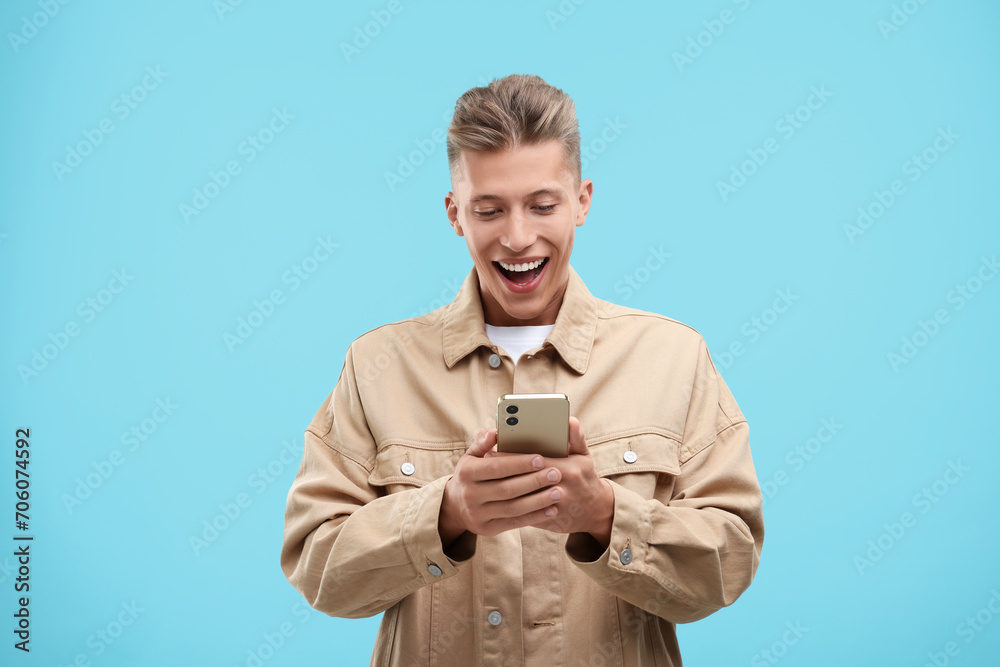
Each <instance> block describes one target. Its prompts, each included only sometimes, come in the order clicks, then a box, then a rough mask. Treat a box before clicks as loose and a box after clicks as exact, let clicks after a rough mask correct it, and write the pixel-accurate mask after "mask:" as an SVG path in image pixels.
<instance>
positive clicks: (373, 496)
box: [281, 346, 475, 618]
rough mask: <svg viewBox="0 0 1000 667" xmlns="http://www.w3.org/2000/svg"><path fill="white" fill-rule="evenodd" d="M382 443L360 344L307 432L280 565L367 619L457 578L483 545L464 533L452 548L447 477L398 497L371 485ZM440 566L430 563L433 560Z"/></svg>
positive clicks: (332, 610) (294, 580) (302, 584)
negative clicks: (361, 387) (443, 511)
mask: <svg viewBox="0 0 1000 667" xmlns="http://www.w3.org/2000/svg"><path fill="white" fill-rule="evenodd" d="M376 450H377V446H376V443H375V440H374V438H373V436H372V434H371V431H370V429H369V427H368V423H367V421H366V418H365V411H364V406H363V405H362V403H361V398H360V395H359V393H358V385H357V378H356V375H355V365H354V359H353V346H352V349H349V350H348V353H347V357H346V359H345V362H344V366H343V368H342V370H341V373H340V378H339V379H338V381H337V385H336V387H335V388H334V390H333V392H332V393H331V394H330V395H329V396H328V397H327V399H326V400H325V401H324V402H323V405H322V406H321V407H320V409H319V411H318V412H317V413H316V416H315V417H314V418H313V420H312V423H310V425H309V427H308V428H307V429H306V432H305V442H304V445H303V451H302V464H301V466H300V467H299V470H298V473H297V474H296V477H295V479H294V481H293V482H292V486H291V489H290V490H289V492H288V500H287V505H286V508H285V532H284V541H283V544H282V548H281V569H282V570H283V571H284V573H285V576H286V577H287V578H288V581H289V582H290V583H291V584H292V585H293V586H294V587H295V588H296V589H297V590H298V591H299V592H301V593H302V595H303V596H304V597H305V599H306V601H307V602H308V603H309V604H310V606H312V607H313V608H315V609H317V610H319V611H322V612H324V613H326V614H329V615H330V616H340V617H344V618H363V617H367V616H374V615H375V614H378V613H379V612H382V611H385V610H386V609H388V608H389V607H391V606H392V605H394V604H395V603H396V602H398V601H399V600H401V599H403V598H404V597H405V596H407V595H408V594H410V593H411V592H413V591H415V590H416V589H418V588H420V587H422V586H425V585H427V584H431V583H433V582H435V581H440V580H442V579H445V578H447V577H450V576H453V575H454V574H457V572H458V570H457V567H456V566H457V564H458V563H459V562H460V561H464V560H467V559H468V558H470V557H471V556H472V552H474V550H475V543H474V541H469V540H468V539H467V538H464V537H463V538H459V540H457V541H456V544H455V545H452V546H451V547H449V553H450V554H451V555H452V556H455V559H454V560H453V559H452V558H449V557H448V555H446V554H445V553H444V550H443V548H442V544H441V538H440V535H439V533H438V516H439V514H440V508H441V499H442V495H443V493H444V486H445V484H446V483H447V481H448V479H449V478H450V475H449V476H446V477H441V478H438V479H436V480H434V481H433V482H430V483H429V484H427V485H425V486H423V487H420V488H413V489H410V490H406V491H402V492H399V493H392V494H388V495H386V494H384V492H383V490H382V489H381V488H379V487H374V486H372V485H371V484H369V475H370V474H371V472H372V470H373V467H374V465H375V455H376ZM432 565H433V566H436V567H431V566H432Z"/></svg>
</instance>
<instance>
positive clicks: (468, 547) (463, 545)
mask: <svg viewBox="0 0 1000 667" xmlns="http://www.w3.org/2000/svg"><path fill="white" fill-rule="evenodd" d="M450 478H451V475H446V476H444V477H440V478H438V479H436V480H434V481H433V482H431V483H429V484H427V485H425V486H423V487H421V488H420V489H415V491H416V492H415V493H414V494H413V498H412V499H411V501H410V504H409V507H407V509H406V514H405V517H404V519H403V526H402V529H401V535H402V542H403V548H404V549H405V550H406V553H407V554H408V555H409V557H410V562H412V563H413V566H414V567H415V568H416V572H417V576H418V577H419V578H420V580H421V581H422V582H423V583H424V584H433V583H434V582H435V581H440V580H442V579H447V578H448V577H451V576H454V575H456V574H458V565H460V564H462V563H464V562H466V561H468V560H469V559H470V558H472V556H474V555H475V553H476V536H475V535H473V534H471V533H468V532H466V533H463V534H462V535H461V536H459V537H458V538H457V539H456V540H455V542H453V543H452V544H451V545H450V546H449V547H448V551H449V552H450V553H451V554H452V555H451V556H449V555H448V554H446V553H445V552H444V546H443V545H442V544H441V534H440V533H439V532H438V518H439V517H440V515H441V500H442V499H443V498H444V487H445V485H446V484H447V483H448V480H449V479H450Z"/></svg>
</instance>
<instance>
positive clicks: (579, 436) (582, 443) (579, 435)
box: [569, 417, 590, 456]
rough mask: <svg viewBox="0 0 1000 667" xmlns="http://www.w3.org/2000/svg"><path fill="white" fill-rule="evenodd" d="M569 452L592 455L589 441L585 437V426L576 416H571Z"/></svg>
mask: <svg viewBox="0 0 1000 667" xmlns="http://www.w3.org/2000/svg"><path fill="white" fill-rule="evenodd" d="M569 453H570V454H581V455H583V456H590V450H589V449H588V448H587V441H586V440H585V439H584V437H583V428H582V427H581V426H580V420H579V419H577V418H576V417H570V418H569Z"/></svg>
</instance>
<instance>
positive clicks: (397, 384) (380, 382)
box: [281, 75, 764, 666]
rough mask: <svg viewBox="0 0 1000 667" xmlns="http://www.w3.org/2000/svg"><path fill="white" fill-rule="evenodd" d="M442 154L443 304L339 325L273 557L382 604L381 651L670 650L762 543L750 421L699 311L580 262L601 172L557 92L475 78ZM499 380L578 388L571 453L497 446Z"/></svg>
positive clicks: (465, 657) (328, 609)
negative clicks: (634, 292) (459, 269)
mask: <svg viewBox="0 0 1000 667" xmlns="http://www.w3.org/2000/svg"><path fill="white" fill-rule="evenodd" d="M448 160H449V163H450V167H451V175H452V188H453V191H452V192H450V193H448V195H447V196H446V197H445V207H446V210H447V215H448V219H449V221H450V222H451V226H452V228H453V229H454V231H455V233H457V234H458V235H460V236H464V237H465V240H466V242H467V243H468V248H469V253H470V255H471V256H472V261H473V265H474V266H473V268H472V270H471V271H470V272H469V275H468V276H467V278H466V280H465V283H464V284H463V285H462V288H461V289H460V291H459V293H458V295H457V296H456V297H455V300H454V301H453V302H452V303H451V304H449V305H447V306H444V307H442V308H439V309H437V310H435V311H433V312H431V313H428V314H426V315H423V316H420V317H416V318H412V319H409V320H404V321H402V322H395V323H392V324H387V325H384V326H382V327H379V328H377V329H374V330H372V331H369V332H368V333H366V334H364V335H362V336H360V337H359V338H358V339H357V340H355V341H354V342H353V343H352V344H351V346H350V349H349V350H348V351H347V356H346V359H345V362H344V367H343V369H342V371H341V374H340V378H339V379H338V381H337V384H336V387H335V388H334V389H333V392H332V393H331V394H330V396H329V397H328V398H327V399H326V401H325V402H324V403H323V405H322V406H321V407H320V409H319V411H318V412H317V413H316V416H315V417H314V419H313V421H312V423H311V424H310V425H309V427H308V429H307V430H306V434H305V449H304V451H303V455H302V465H301V468H300V469H299V472H298V475H297V476H296V478H295V481H294V482H293V484H292V487H291V490H290V492H289V494H288V505H287V510H286V525H285V535H284V545H283V548H282V552H281V566H282V569H283V570H284V572H285V575H286V576H287V577H288V579H289V581H290V582H291V583H292V584H293V585H294V586H295V587H296V588H297V589H298V590H299V591H301V592H302V594H303V595H304V596H305V597H306V600H307V601H308V602H309V604H310V605H312V606H313V607H315V608H316V609H318V610H320V611H323V612H325V613H327V614H330V615H332V616H341V617H345V618H360V617H366V616H372V615H374V614H377V613H379V612H383V611H384V612H385V615H384V616H383V618H382V624H381V627H380V629H379V634H378V638H377V641H376V646H375V651H374V654H373V656H372V664H373V665H521V664H525V665H574V666H575V665H584V664H614V665H654V664H655V665H680V664H681V658H680V652H679V650H678V646H677V639H676V635H675V630H674V625H675V624H676V623H686V622H690V621H695V620H698V619H700V618H704V617H705V616H708V615H709V614H711V613H712V612H714V611H716V610H717V609H719V608H721V607H724V606H726V605H729V604H732V603H733V602H734V601H735V600H736V598H737V597H739V595H740V594H741V593H742V592H743V591H744V590H745V589H746V588H747V586H749V585H750V582H751V581H752V579H753V576H754V573H755V572H756V569H757V565H758V563H759V560H760V551H761V546H762V544H763V539H764V526H763V518H762V513H761V506H762V499H761V493H760V489H759V487H758V484H757V478H756V474H755V472H754V468H753V463H752V461H751V458H750V448H749V432H748V427H747V422H746V420H745V418H744V417H743V414H742V413H741V412H740V409H739V407H738V406H737V404H736V401H735V400H734V399H733V396H732V394H731V393H730V392H729V389H728V387H727V386H726V384H725V382H724V381H723V379H722V377H721V376H720V375H719V373H718V372H717V370H716V369H715V366H714V365H713V364H712V361H711V358H710V357H709V353H708V349H707V347H706V345H705V342H704V340H703V339H702V337H701V336H700V335H699V334H698V333H697V332H696V331H695V330H693V329H691V328H689V327H687V326H685V325H683V324H681V323H679V322H676V321H674V320H671V319H669V318H666V317H663V316H660V315H656V314H653V313H647V312H643V311H639V310H635V309H631V308H624V307H622V306H618V305H614V304H612V303H608V302H606V301H602V300H600V299H597V298H595V297H593V296H592V295H591V294H590V292H589V291H588V290H587V288H586V287H585V286H584V283H583V281H582V280H581V279H580V277H579V276H578V275H577V274H576V272H575V271H574V270H573V269H572V267H571V266H570V263H569V260H570V253H571V252H572V250H573V236H574V232H575V229H576V227H579V226H580V225H582V224H583V223H584V221H585V220H586V218H587V213H588V211H589V209H590V202H591V196H592V193H593V184H592V182H591V181H590V180H589V179H585V180H582V181H581V173H580V138H579V131H578V126H577V120H576V114H575V109H574V105H573V102H572V100H570V98H569V97H568V96H567V95H565V94H564V93H563V92H562V91H560V90H558V89H556V88H553V87H551V86H549V85H548V84H546V83H545V82H544V81H543V80H542V79H540V78H538V77H536V76H520V75H512V76H508V77H506V78H504V79H500V80H495V81H493V82H492V83H490V84H489V85H488V86H486V87H482V88H473V89H471V90H469V91H468V92H466V93H465V94H464V95H463V96H462V97H461V98H460V99H459V100H458V103H457V105H456V109H455V114H454V117H453V119H452V122H451V127H450V128H449V132H448ZM512 393H564V394H566V395H567V396H568V397H569V399H570V404H571V410H572V415H573V416H571V417H570V420H569V421H570V423H569V434H570V435H569V440H570V442H569V450H570V453H569V456H568V457H566V458H545V457H541V456H537V455H533V454H501V453H497V452H495V451H493V450H494V446H495V445H496V438H497V432H496V428H495V427H493V428H484V427H486V426H488V425H490V424H495V423H496V405H497V398H498V397H499V396H500V395H502V394H512ZM585 433H586V435H584V434H585Z"/></svg>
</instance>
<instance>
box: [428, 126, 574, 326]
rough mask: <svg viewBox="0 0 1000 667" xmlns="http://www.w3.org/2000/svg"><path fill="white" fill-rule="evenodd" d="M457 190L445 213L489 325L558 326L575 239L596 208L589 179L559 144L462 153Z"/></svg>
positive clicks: (546, 143)
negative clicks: (472, 268) (470, 265)
mask: <svg viewBox="0 0 1000 667" xmlns="http://www.w3.org/2000/svg"><path fill="white" fill-rule="evenodd" d="M452 187H453V188H454V190H453V191H452V192H449V193H448V195H447V196H446V197H445V199H444V202H445V208H446V209H447V211H448V219H449V220H450V221H451V226H452V228H454V230H455V233H456V234H458V235H459V236H464V237H465V241H466V243H467V244H468V246H469V254H470V255H472V261H473V262H474V263H475V265H476V271H477V273H478V274H479V293H480V295H481V296H482V300H483V311H484V315H485V318H486V323H487V324H492V325H495V326H520V325H541V324H555V321H556V314H558V312H559V306H560V305H562V298H563V294H564V293H565V291H566V285H567V284H568V282H569V256H570V253H571V252H572V251H573V234H574V231H575V229H576V228H577V227H579V226H580V225H582V224H583V223H584V221H585V220H586V219H587V212H588V211H589V210H590V198H591V195H592V194H593V188H594V185H593V183H592V182H591V181H590V179H589V178H588V179H585V180H583V181H582V182H580V181H576V180H575V179H574V177H573V174H572V173H571V172H570V170H569V168H568V167H567V165H566V163H565V158H564V157H563V152H562V146H561V144H560V143H559V142H558V141H556V140H552V141H547V142H544V143H540V144H534V145H530V146H522V147H520V148H517V149H515V150H512V151H506V152H502V153H484V152H480V151H463V152H462V155H461V157H460V158H459V161H458V163H457V173H456V174H455V177H454V178H453V182H452ZM505 267H506V268H505ZM529 267H530V268H529ZM518 269H521V270H518ZM524 269H527V270H524Z"/></svg>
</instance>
